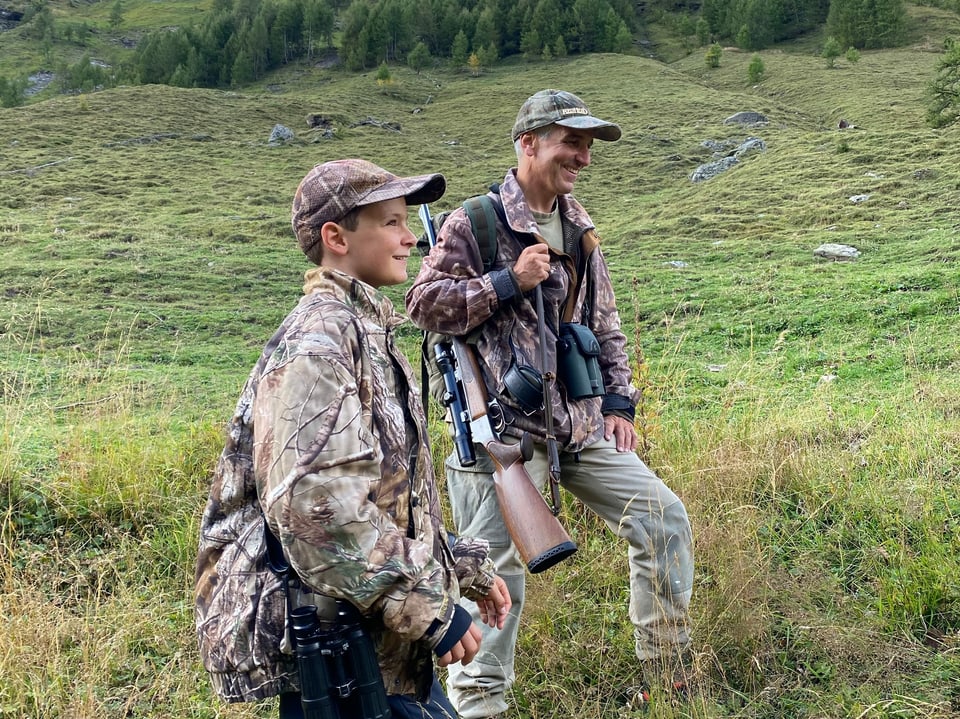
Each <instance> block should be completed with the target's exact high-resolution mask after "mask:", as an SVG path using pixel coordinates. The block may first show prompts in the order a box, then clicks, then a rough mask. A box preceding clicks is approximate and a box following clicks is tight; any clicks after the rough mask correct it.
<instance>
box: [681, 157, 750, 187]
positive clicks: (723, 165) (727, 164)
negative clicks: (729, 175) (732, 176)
mask: <svg viewBox="0 0 960 719" xmlns="http://www.w3.org/2000/svg"><path fill="white" fill-rule="evenodd" d="M738 162H739V160H738V159H737V158H736V157H732V156H731V157H724V158H721V159H719V160H715V161H714V162H707V163H705V164H703V165H700V167H698V168H697V169H696V170H694V171H693V172H692V173H690V181H691V182H704V181H705V180H709V179H710V178H713V177H716V176H717V175H719V174H721V173H723V172H726V171H727V170H729V169H730V168H731V167H733V166H734V165H736V164H737V163H738Z"/></svg>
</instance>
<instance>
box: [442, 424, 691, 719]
mask: <svg viewBox="0 0 960 719" xmlns="http://www.w3.org/2000/svg"><path fill="white" fill-rule="evenodd" d="M477 455H478V457H477V464H476V465H474V466H473V467H470V468H465V467H462V466H461V465H460V463H459V461H458V460H457V456H456V454H455V453H454V454H452V455H451V456H450V457H448V458H447V462H446V464H447V467H446V469H447V491H448V493H449V496H450V503H451V507H452V511H453V521H454V524H455V525H456V529H457V532H458V533H459V534H464V535H468V536H474V537H483V538H484V539H486V540H488V541H489V542H490V550H491V556H492V558H493V560H494V562H496V565H497V572H498V573H499V574H500V576H501V577H502V578H503V579H504V581H505V582H506V584H507V587H508V588H509V590H510V596H511V597H512V599H513V609H512V610H511V612H510V616H509V617H508V618H507V623H506V625H505V626H504V628H503V629H502V630H499V631H498V630H497V629H491V628H490V627H488V626H486V625H485V624H480V627H481V629H482V630H483V642H482V645H481V647H480V652H479V653H478V654H477V656H476V657H475V658H474V660H473V662H471V663H470V664H468V665H467V666H463V665H462V664H456V665H452V666H450V667H448V676H447V693H448V694H449V696H450V700H451V701H452V702H453V705H454V707H455V708H456V709H457V712H458V713H459V714H460V716H461V717H462V719H477V718H478V717H489V716H493V715H494V714H497V713H498V712H502V711H505V710H506V709H507V708H508V705H507V694H508V692H509V690H510V687H511V685H512V684H513V681H514V647H515V645H516V641H517V632H518V630H519V626H520V616H521V614H522V612H523V600H524V583H525V570H526V568H525V566H524V564H523V561H522V560H521V559H520V555H519V554H518V553H517V551H516V548H515V547H514V545H513V542H512V541H511V540H510V535H509V534H508V533H507V529H506V525H505V524H504V521H503V517H502V516H501V514H500V509H499V505H498V503H497V496H496V490H495V488H494V484H493V478H492V477H491V476H490V473H491V472H492V471H493V465H492V463H491V462H490V459H489V457H488V456H487V455H486V453H485V452H483V450H482V449H479V448H478V450H477ZM526 466H527V470H528V471H529V473H530V476H531V477H533V478H534V479H535V480H536V481H537V482H539V483H540V484H541V485H542V487H541V488H543V486H545V485H546V482H547V460H546V448H545V447H544V446H543V445H541V444H536V445H535V453H534V457H533V459H531V460H530V461H529V462H527V465H526ZM560 467H561V479H560V483H561V485H562V486H563V487H564V488H566V489H567V490H568V491H570V492H571V493H572V494H573V495H574V496H576V497H577V498H578V499H579V500H580V501H582V502H583V503H584V504H585V505H586V506H587V507H589V508H590V509H591V510H592V511H594V512H595V513H596V514H597V515H598V516H600V517H601V518H602V519H603V520H604V521H605V522H606V524H607V526H608V527H609V528H610V531H612V532H613V533H614V534H616V535H617V536H618V537H620V538H622V539H625V540H626V541H627V545H628V548H627V557H628V560H629V568H630V606H629V615H630V621H631V622H632V623H633V627H634V638H635V642H636V653H637V657H638V658H639V659H641V660H646V659H656V658H660V657H662V656H669V655H674V654H680V653H682V652H683V651H684V650H685V649H686V648H687V646H688V645H689V643H690V638H689V623H688V608H689V605H690V595H691V593H692V588H693V546H692V536H691V531H690V522H689V520H688V519H687V512H686V509H684V506H683V503H682V502H681V501H680V499H679V498H678V497H677V496H676V495H675V494H674V493H673V492H672V491H671V490H670V489H669V488H668V487H667V486H666V485H665V484H664V483H663V482H662V481H661V480H660V479H659V478H658V477H657V476H656V475H655V474H654V473H653V472H651V471H650V469H648V468H647V466H646V465H645V464H644V463H643V462H642V461H641V460H640V458H639V457H638V456H637V455H636V454H635V453H633V452H618V451H617V449H616V445H615V444H614V442H613V441H607V440H602V439H601V440H600V441H599V442H597V443H595V444H593V445H591V446H589V447H587V448H585V449H584V450H583V451H582V452H581V453H580V458H579V462H578V461H577V459H576V456H575V455H573V454H569V453H565V452H561V453H560ZM461 603H462V604H463V606H464V607H465V608H466V609H467V610H468V611H470V613H471V614H472V615H473V617H474V620H475V621H476V622H477V623H478V624H479V621H480V613H479V611H478V610H477V606H476V604H474V603H473V602H471V601H469V600H467V599H463V600H462V601H461Z"/></svg>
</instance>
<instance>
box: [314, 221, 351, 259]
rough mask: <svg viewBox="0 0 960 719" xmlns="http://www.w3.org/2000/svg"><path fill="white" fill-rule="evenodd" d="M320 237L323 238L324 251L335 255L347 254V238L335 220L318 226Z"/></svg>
mask: <svg viewBox="0 0 960 719" xmlns="http://www.w3.org/2000/svg"><path fill="white" fill-rule="evenodd" d="M320 239H321V240H323V249H324V252H332V253H333V254H335V255H345V254H347V238H346V235H345V234H344V231H343V228H342V227H341V226H340V225H338V224H337V223H336V222H325V223H324V224H323V226H322V227H321V228H320Z"/></svg>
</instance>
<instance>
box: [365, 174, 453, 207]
mask: <svg viewBox="0 0 960 719" xmlns="http://www.w3.org/2000/svg"><path fill="white" fill-rule="evenodd" d="M446 189H447V181H446V179H445V178H444V177H443V175H441V174H439V173H437V174H433V175H417V176H415V177H398V178H397V179H395V180H391V181H390V182H388V183H386V184H385V185H381V186H380V187H378V188H377V189H375V190H373V191H372V192H370V193H369V194H368V195H367V196H366V197H364V198H363V201H362V202H360V203H358V205H357V207H362V206H363V205H372V204H373V203H374V202H383V201H384V200H395V199H396V198H398V197H403V198H404V199H405V200H406V203H407V204H408V205H422V204H424V203H430V202H434V201H436V200H439V199H440V198H441V197H443V193H444V192H445V191H446Z"/></svg>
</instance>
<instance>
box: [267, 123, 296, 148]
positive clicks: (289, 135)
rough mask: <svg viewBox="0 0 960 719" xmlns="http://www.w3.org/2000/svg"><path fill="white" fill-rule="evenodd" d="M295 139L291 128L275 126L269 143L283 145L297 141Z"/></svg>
mask: <svg viewBox="0 0 960 719" xmlns="http://www.w3.org/2000/svg"><path fill="white" fill-rule="evenodd" d="M295 137H296V136H295V135H294V134H293V130H291V129H290V128H289V127H286V126H284V125H274V126H273V130H271V131H270V139H269V140H267V143H268V144H270V145H282V144H284V143H286V142H290V141H291V140H293V139H295Z"/></svg>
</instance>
